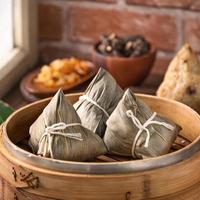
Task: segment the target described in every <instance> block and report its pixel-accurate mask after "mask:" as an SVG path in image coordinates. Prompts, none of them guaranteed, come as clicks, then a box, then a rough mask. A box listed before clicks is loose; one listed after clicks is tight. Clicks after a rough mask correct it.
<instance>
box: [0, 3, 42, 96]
mask: <svg viewBox="0 0 200 200" xmlns="http://www.w3.org/2000/svg"><path fill="white" fill-rule="evenodd" d="M13 9H14V10H13V13H14V16H13V23H14V24H13V26H14V31H13V37H14V40H13V41H14V48H13V49H12V50H11V52H10V53H9V54H8V55H7V56H5V58H4V59H3V60H0V97H2V96H3V95H5V94H6V93H7V92H8V91H9V90H10V89H11V88H12V87H13V86H14V85H15V84H16V83H17V82H18V81H19V80H20V78H21V77H22V76H23V75H24V74H25V73H26V72H27V71H28V70H29V69H30V68H32V67H33V66H34V64H35V63H36V62H37V58H38V37H37V35H38V34H37V1H36V0H15V1H14V8H13Z"/></svg>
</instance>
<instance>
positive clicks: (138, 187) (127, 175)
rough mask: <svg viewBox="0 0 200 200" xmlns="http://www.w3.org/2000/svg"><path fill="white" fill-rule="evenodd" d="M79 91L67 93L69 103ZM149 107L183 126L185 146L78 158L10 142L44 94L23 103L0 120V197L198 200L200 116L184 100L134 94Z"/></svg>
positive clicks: (23, 128)
mask: <svg viewBox="0 0 200 200" xmlns="http://www.w3.org/2000/svg"><path fill="white" fill-rule="evenodd" d="M79 96H80V94H72V95H67V97H68V98H69V99H70V100H71V101H72V102H73V103H74V102H75V101H77V99H78V97H79ZM137 96H139V97H140V98H141V99H142V100H144V101H145V102H146V103H147V104H148V105H149V106H150V107H151V108H152V109H153V110H155V111H156V112H158V113H160V114H163V115H165V116H166V117H168V118H170V119H172V120H173V121H175V122H176V123H177V124H179V125H180V126H181V127H182V128H183V132H182V134H183V136H184V137H186V138H188V139H189V140H191V141H192V143H191V144H190V145H188V146H187V147H185V148H183V149H181V150H178V151H176V152H173V153H170V154H167V155H164V156H160V157H157V158H152V159H146V160H137V161H124V162H113V163H112V162H110V163H91V162H90V163H81V162H69V161H57V162H55V163H54V164H51V165H50V166H49V167H46V166H45V165H46V164H47V163H52V162H51V159H48V158H38V157H37V156H35V155H33V154H30V153H29V152H27V151H24V150H22V149H20V148H19V147H17V146H16V145H15V144H16V143H17V142H19V141H20V140H22V139H23V138H25V137H26V136H27V135H28V128H29V126H30V125H31V124H32V123H33V121H34V120H35V119H36V118H37V116H38V115H39V114H40V113H41V111H42V109H43V108H44V107H45V106H46V105H47V103H48V102H49V99H47V100H42V101H38V102H36V103H33V104H30V105H28V106H25V107H23V108H21V109H19V110H18V111H16V112H15V113H13V114H12V115H11V116H10V117H9V118H8V120H7V121H6V122H5V123H4V125H3V127H2V131H1V134H0V176H1V177H2V179H0V199H2V200H11V199H12V200H13V199H16V200H18V199H19V200H24V199H35V200H47V199H67V200H71V199H72V200H74V199H75V200H76V199H78V200H90V199H97V200H98V199H99V200H104V199H105V200H118V199H119V200H138V199H156V200H163V199H166V200H176V199H179V200H182V199H183V200H186V199H187V200H198V199H200V170H199V166H200V151H199V150H200V136H199V133H200V117H199V115H198V114H197V113H196V112H195V111H193V110H192V109H191V108H189V107H188V106H186V105H183V104H181V103H178V102H175V101H171V100H167V99H163V98H159V97H154V96H149V95H137Z"/></svg>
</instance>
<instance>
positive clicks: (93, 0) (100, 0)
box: [79, 0, 116, 3]
mask: <svg viewBox="0 0 200 200" xmlns="http://www.w3.org/2000/svg"><path fill="white" fill-rule="evenodd" d="M79 1H92V2H102V3H116V0H79Z"/></svg>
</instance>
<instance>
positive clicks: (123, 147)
mask: <svg viewBox="0 0 200 200" xmlns="http://www.w3.org/2000/svg"><path fill="white" fill-rule="evenodd" d="M179 131H180V127H179V126H178V125H176V124H175V123H173V122H172V121H170V120H168V119H166V118H164V117H162V116H160V115H159V114H157V113H155V112H153V111H152V110H151V109H150V108H149V106H148V105H146V104H145V103H144V102H143V101H141V100H140V99H138V98H137V97H136V96H135V95H134V93H133V92H132V91H131V90H130V89H128V90H127V91H126V92H125V93H124V96H123V98H122V99H121V100H120V102H119V104H118V105H117V107H116V109H115V110H114V111H113V113H112V114H111V116H110V118H109V119H108V121H107V129H106V133H105V135H104V142H105V144H106V146H107V148H108V150H109V152H110V153H111V154H117V155H122V156H131V155H132V156H133V158H149V157H156V156H160V155H163V154H166V153H168V151H169V149H170V147H171V145H172V143H173V142H174V140H175V139H176V136H177V134H178V132H179Z"/></svg>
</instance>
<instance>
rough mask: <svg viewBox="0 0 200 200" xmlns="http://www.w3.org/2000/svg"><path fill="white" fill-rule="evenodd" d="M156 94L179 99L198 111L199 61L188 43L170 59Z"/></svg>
mask: <svg viewBox="0 0 200 200" xmlns="http://www.w3.org/2000/svg"><path fill="white" fill-rule="evenodd" d="M157 96H160V97H166V98H170V99H174V100H177V101H180V102H182V103H185V104H187V105H189V106H190V107H192V108H193V109H194V110H196V111H197V112H198V113H200V62H199V60H198V57H197V55H195V53H194V52H193V51H192V49H191V47H190V45H189V44H185V45H184V46H183V47H182V48H181V50H180V51H179V52H178V53H177V55H176V56H175V58H174V59H173V60H172V61H171V63H170V65H169V67H168V70H167V72H166V74H165V77H164V80H163V82H162V84H161V85H160V87H159V89H158V91H157Z"/></svg>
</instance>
